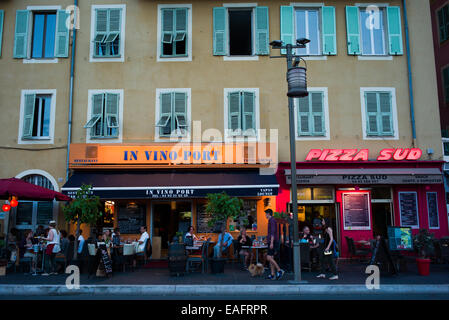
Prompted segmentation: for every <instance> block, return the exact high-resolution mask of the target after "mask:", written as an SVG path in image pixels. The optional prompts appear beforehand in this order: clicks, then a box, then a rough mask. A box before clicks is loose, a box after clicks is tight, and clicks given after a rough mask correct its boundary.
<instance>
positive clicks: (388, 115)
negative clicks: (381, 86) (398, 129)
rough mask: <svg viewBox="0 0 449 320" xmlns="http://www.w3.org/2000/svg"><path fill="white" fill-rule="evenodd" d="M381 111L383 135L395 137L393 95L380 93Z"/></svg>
mask: <svg viewBox="0 0 449 320" xmlns="http://www.w3.org/2000/svg"><path fill="white" fill-rule="evenodd" d="M379 110H380V123H381V127H382V131H381V133H382V135H385V136H392V135H393V114H392V108H391V94H390V93H387V92H383V93H379Z"/></svg>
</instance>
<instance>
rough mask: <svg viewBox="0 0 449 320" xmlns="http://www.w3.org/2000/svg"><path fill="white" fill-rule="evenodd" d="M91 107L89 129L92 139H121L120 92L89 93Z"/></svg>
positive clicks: (87, 126) (86, 126)
mask: <svg viewBox="0 0 449 320" xmlns="http://www.w3.org/2000/svg"><path fill="white" fill-rule="evenodd" d="M89 95H90V96H91V97H90V102H91V105H90V107H89V109H90V113H89V115H88V121H87V123H86V124H85V126H84V128H86V129H88V133H89V134H88V137H90V138H91V139H116V138H118V137H119V132H120V131H121V130H120V127H121V126H120V118H121V116H122V114H121V113H122V112H121V111H122V105H123V103H122V98H121V95H122V94H121V92H120V91H106V92H91V91H90V92H89Z"/></svg>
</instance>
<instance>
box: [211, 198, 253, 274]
mask: <svg viewBox="0 0 449 320" xmlns="http://www.w3.org/2000/svg"><path fill="white" fill-rule="evenodd" d="M242 208H243V200H242V199H239V198H237V197H230V196H229V195H227V194H226V193H225V192H222V193H214V194H212V193H210V194H208V195H207V205H206V212H208V213H210V214H211V216H212V218H211V219H210V220H209V222H208V224H209V227H212V226H215V229H216V230H220V231H221V233H222V234H223V235H224V233H225V232H226V226H227V223H228V220H230V219H232V220H233V221H238V222H239V224H240V225H241V223H242V222H243V220H244V216H245V214H244V213H243V212H242ZM221 239H223V236H222V237H221ZM218 245H219V247H220V249H219V253H218V257H214V258H213V259H211V269H212V272H213V273H223V272H224V263H225V261H226V260H225V259H223V258H222V257H221V254H222V245H223V241H220V242H219V243H218Z"/></svg>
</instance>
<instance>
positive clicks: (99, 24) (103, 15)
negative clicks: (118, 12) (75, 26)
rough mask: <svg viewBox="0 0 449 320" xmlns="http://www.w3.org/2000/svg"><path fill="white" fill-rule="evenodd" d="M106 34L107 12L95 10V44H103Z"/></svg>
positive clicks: (105, 10)
mask: <svg viewBox="0 0 449 320" xmlns="http://www.w3.org/2000/svg"><path fill="white" fill-rule="evenodd" d="M107 32H108V10H107V9H96V10H95V37H94V42H95V43H103V42H104V41H105V39H106V36H107Z"/></svg>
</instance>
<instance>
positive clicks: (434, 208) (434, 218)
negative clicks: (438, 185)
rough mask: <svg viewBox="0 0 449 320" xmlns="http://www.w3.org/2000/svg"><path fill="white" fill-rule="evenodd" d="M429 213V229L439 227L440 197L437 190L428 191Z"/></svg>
mask: <svg viewBox="0 0 449 320" xmlns="http://www.w3.org/2000/svg"><path fill="white" fill-rule="evenodd" d="M426 198H427V215H428V218H429V229H439V228H440V222H439V218H438V199H437V193H436V192H426Z"/></svg>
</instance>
